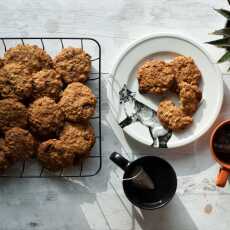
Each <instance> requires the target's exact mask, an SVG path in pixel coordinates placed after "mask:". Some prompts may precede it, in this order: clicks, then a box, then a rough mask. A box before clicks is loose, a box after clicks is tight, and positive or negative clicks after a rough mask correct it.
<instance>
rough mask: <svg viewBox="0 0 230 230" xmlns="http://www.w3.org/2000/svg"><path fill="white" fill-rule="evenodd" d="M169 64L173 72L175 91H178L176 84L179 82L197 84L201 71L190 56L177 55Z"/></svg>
mask: <svg viewBox="0 0 230 230" xmlns="http://www.w3.org/2000/svg"><path fill="white" fill-rule="evenodd" d="M170 65H171V66H172V68H173V69H174V72H175V80H176V85H175V87H174V91H175V92H178V91H179V89H178V85H179V83H180V82H187V83H189V84H191V85H199V81H200V79H201V72H200V70H199V69H198V68H197V66H196V64H195V62H194V61H193V59H192V58H191V57H184V56H178V57H176V58H174V60H173V61H171V62H170Z"/></svg>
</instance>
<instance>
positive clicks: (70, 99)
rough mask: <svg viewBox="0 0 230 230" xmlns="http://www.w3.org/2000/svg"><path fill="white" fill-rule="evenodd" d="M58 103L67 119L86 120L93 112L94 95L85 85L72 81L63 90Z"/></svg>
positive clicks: (94, 105) (74, 120) (94, 104)
mask: <svg viewBox="0 0 230 230" xmlns="http://www.w3.org/2000/svg"><path fill="white" fill-rule="evenodd" d="M59 105H60V106H61V108H62V110H63V111H64V113H65V117H66V119H67V120H68V121H72V122H77V121H82V120H88V119H89V118H91V117H92V116H93V114H94V113H95V107H96V97H95V96H94V94H93V92H92V91H91V89H90V88H88V87H87V86H86V85H83V84H82V83H80V82H74V83H71V84H69V85H68V86H67V87H66V89H65V90H64V92H63V94H62V98H61V100H60V102H59Z"/></svg>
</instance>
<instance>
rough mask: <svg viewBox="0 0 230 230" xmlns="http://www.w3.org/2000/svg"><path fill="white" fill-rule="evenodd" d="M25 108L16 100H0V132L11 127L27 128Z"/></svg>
mask: <svg viewBox="0 0 230 230" xmlns="http://www.w3.org/2000/svg"><path fill="white" fill-rule="evenodd" d="M27 117H28V116H27V110H26V107H25V106H24V105H23V104H22V103H20V102H19V101H17V100H16V99H12V98H9V99H2V100H0V130H1V131H6V130H8V129H10V128H12V127H20V128H25V127H26V126H27Z"/></svg>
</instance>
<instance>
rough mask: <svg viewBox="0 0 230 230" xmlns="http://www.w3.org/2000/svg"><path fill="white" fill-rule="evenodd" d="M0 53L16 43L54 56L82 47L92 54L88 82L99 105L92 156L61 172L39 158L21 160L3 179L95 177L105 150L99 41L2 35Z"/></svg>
mask: <svg viewBox="0 0 230 230" xmlns="http://www.w3.org/2000/svg"><path fill="white" fill-rule="evenodd" d="M0 41H1V43H0V54H1V56H3V54H4V52H5V51H6V50H7V49H9V48H11V47H14V46H16V45H17V44H33V45H38V46H40V47H41V48H42V49H43V50H46V51H47V53H48V54H50V55H51V56H55V55H56V54H57V53H58V52H59V51H60V50H61V49H63V48H65V47H68V46H72V47H81V48H82V49H84V50H85V51H86V52H87V53H89V54H90V55H91V61H92V71H91V73H90V77H89V79H88V80H87V82H86V85H88V86H89V87H90V88H91V89H92V90H93V92H94V94H95V95H96V97H97V108H96V113H95V115H94V117H92V118H91V124H92V126H93V127H94V130H95V135H96V143H95V145H94V147H93V149H92V151H91V154H90V156H89V157H88V158H87V159H86V160H84V161H81V162H80V164H78V165H76V166H74V167H72V168H68V169H64V170H60V171H59V172H55V173H54V172H50V171H48V170H47V169H45V168H44V167H42V166H40V164H39V163H38V161H37V160H36V159H31V160H28V161H24V162H18V163H17V164H15V165H13V166H12V167H11V168H10V169H8V170H7V171H6V172H5V173H4V174H2V175H0V178H9V177H11V178H48V177H92V176H95V175H96V174H97V173H98V172H99V171H100V169H101V165H102V149H101V46H100V44H99V42H98V41H97V40H95V39H94V38H88V37H77V38H56V37H48V38H46V37H31V38H28V37H27V38H24V37H20V38H18V37H8V38H7V37H5V38H0Z"/></svg>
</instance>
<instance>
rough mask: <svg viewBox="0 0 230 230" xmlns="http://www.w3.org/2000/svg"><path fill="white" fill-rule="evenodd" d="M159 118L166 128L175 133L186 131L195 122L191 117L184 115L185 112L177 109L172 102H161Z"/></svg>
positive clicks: (158, 112)
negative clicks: (181, 130)
mask: <svg viewBox="0 0 230 230" xmlns="http://www.w3.org/2000/svg"><path fill="white" fill-rule="evenodd" d="M157 116H158V118H159V120H160V121H161V123H162V124H163V125H164V126H165V127H166V128H168V129H171V130H173V131H177V130H180V129H184V128H186V127H187V126H188V125H190V124H191V123H192V121H193V119H192V117H191V116H188V115H186V114H184V113H183V111H182V110H181V109H180V108H178V107H176V105H175V104H174V103H173V102H172V101H170V100H164V101H161V102H160V104H159V107H158V110H157Z"/></svg>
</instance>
